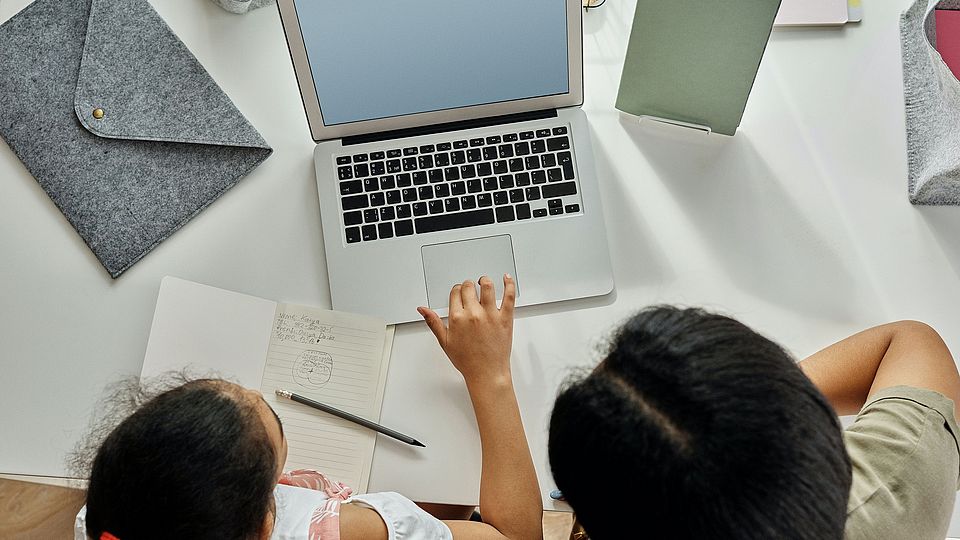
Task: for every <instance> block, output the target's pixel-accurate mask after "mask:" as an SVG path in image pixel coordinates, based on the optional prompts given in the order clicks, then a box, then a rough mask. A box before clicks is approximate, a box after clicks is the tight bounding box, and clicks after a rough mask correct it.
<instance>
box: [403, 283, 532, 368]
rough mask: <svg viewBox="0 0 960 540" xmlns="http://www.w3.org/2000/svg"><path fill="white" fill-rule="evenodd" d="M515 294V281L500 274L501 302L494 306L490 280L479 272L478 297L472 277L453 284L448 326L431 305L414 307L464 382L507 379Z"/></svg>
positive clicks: (495, 300)
mask: <svg viewBox="0 0 960 540" xmlns="http://www.w3.org/2000/svg"><path fill="white" fill-rule="evenodd" d="M516 297H517V286H516V283H515V282H514V281H513V278H511V277H510V276H508V275H504V276H503V302H502V305H501V306H500V309H497V296H496V292H495V291H494V287H493V280H491V279H490V278H489V277H487V276H483V277H481V278H480V298H477V290H476V287H475V286H474V284H473V282H472V281H464V282H463V283H462V284H459V285H454V286H453V289H452V290H451V291H450V315H449V317H448V326H444V324H443V321H442V320H440V316H438V315H437V314H436V312H434V311H433V310H432V309H429V308H426V307H419V308H417V311H418V312H419V313H420V315H421V316H423V319H424V320H425V321H426V322H427V326H429V327H430V330H432V331H433V335H435V336H436V337H437V341H438V342H439V343H440V347H441V348H442V349H443V352H445V353H447V357H448V358H450V361H451V362H452V363H453V365H454V367H456V368H457V370H459V371H460V373H461V374H462V375H463V379H464V380H465V381H466V382H467V385H472V384H486V383H494V384H497V383H503V382H510V380H511V379H510V348H511V346H512V343H513V306H514V302H515V301H516Z"/></svg>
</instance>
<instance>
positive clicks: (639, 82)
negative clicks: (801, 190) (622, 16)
mask: <svg viewBox="0 0 960 540" xmlns="http://www.w3.org/2000/svg"><path fill="white" fill-rule="evenodd" d="M779 8H780V0H727V1H719V0H637V11H636V13H635V14H634V17H633V31H632V32H631V33H630V43H629V44H628V45H627V56H626V60H625V61H624V64H623V76H622V77H621V79H620V92H619V94H618V95H617V108H618V109H620V110H621V111H623V112H626V113H629V114H633V115H637V116H652V117H656V118H660V119H663V120H667V121H672V122H678V123H684V124H694V125H697V126H706V127H709V128H710V129H711V130H712V131H715V132H717V133H723V134H724V135H733V134H734V133H735V132H736V131H737V126H739V125H740V119H741V118H742V117H743V110H744V109H745V108H746V106H747V98H748V97H749V96H750V89H751V88H752V87H753V81H754V79H755V78H756V76H757V70H758V69H759V67H760V59H761V58H762V57H763V51H764V49H765V48H766V45H767V41H768V40H769V38H770V31H771V29H772V28H773V20H774V18H776V16H777V10H778V9H779Z"/></svg>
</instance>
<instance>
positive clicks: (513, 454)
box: [418, 276, 543, 539]
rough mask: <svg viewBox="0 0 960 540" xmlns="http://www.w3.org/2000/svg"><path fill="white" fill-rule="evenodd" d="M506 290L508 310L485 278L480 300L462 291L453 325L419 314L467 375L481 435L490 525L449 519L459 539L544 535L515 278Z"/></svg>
mask: <svg viewBox="0 0 960 540" xmlns="http://www.w3.org/2000/svg"><path fill="white" fill-rule="evenodd" d="M503 285H504V292H503V302H502V306H501V307H500V309H497V299H496V293H495V291H494V287H493V280H491V279H490V278H489V277H486V276H484V277H482V278H480V298H477V292H476V287H475V285H474V284H473V282H470V281H465V282H464V283H463V284H462V285H456V286H454V287H453V290H452V291H451V292H450V315H449V319H448V326H444V324H443V321H442V320H441V319H440V317H439V316H438V315H437V314H436V313H435V312H434V311H432V310H430V309H428V308H425V307H421V308H419V310H418V311H419V312H420V314H421V315H422V316H423V318H424V320H426V322H427V325H428V326H429V327H430V330H432V331H433V333H434V335H435V336H436V337H437V341H438V342H439V343H440V347H441V348H442V349H443V351H444V352H445V353H446V354H447V356H448V357H449V358H450V361H451V362H452V363H453V365H454V367H456V368H457V370H459V371H460V373H461V374H462V375H463V379H464V381H465V382H466V385H467V391H468V392H469V394H470V400H471V401H472V402H473V409H474V413H475V414H476V417H477V427H478V429H479V431H480V447H481V455H482V458H481V462H482V463H481V476H480V515H481V516H482V517H483V521H484V523H476V522H469V521H466V522H465V521H450V522H447V524H448V526H449V527H450V529H451V530H452V531H453V533H454V536H455V537H456V538H458V539H460V538H484V539H486V538H504V537H506V538H510V539H520V538H523V539H526V538H542V537H543V529H542V522H541V520H542V518H543V505H542V503H541V499H540V488H539V485H538V483H537V474H536V471H535V469H534V467H533V459H532V458H531V457H530V449H529V447H528V446H527V438H526V434H525V433H524V431H523V423H522V421H521V419H520V407H519V405H518V404H517V397H516V394H515V392H514V388H513V377H512V375H511V372H510V349H511V346H512V343H513V308H514V302H515V301H516V292H517V289H516V283H515V282H514V281H513V278H511V277H510V276H504V277H503Z"/></svg>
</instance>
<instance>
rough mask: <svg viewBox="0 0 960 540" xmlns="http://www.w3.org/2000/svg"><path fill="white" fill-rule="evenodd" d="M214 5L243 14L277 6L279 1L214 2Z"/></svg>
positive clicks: (218, 0) (235, 0) (241, 0)
mask: <svg viewBox="0 0 960 540" xmlns="http://www.w3.org/2000/svg"><path fill="white" fill-rule="evenodd" d="M213 3H214V4H216V5H218V6H220V7H222V8H223V9H225V10H227V11H229V12H230V13H237V14H242V13H246V12H248V11H250V10H251V9H257V8H261V7H263V6H269V5H270V4H276V3H277V0H213Z"/></svg>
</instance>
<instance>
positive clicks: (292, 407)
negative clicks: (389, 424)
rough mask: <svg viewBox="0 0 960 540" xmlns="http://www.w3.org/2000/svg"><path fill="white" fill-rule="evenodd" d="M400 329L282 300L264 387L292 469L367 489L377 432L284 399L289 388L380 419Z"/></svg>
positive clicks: (363, 317) (315, 398) (262, 383)
mask: <svg viewBox="0 0 960 540" xmlns="http://www.w3.org/2000/svg"><path fill="white" fill-rule="evenodd" d="M392 344H393V328H392V327H391V328H390V329H389V330H388V329H387V328H386V327H385V324H384V321H382V320H380V319H375V318H372V317H365V316H362V315H354V314H348V313H338V312H334V311H327V310H322V309H316V308H310V307H306V306H297V305H290V304H280V305H279V306H277V314H276V317H275V318H274V321H273V330H272V332H271V335H270V347H269V349H268V351H267V360H266V364H265V365H264V370H263V379H262V382H261V386H260V391H261V392H262V393H263V397H264V399H265V400H266V401H267V403H269V404H270V406H272V407H273V408H274V410H275V411H276V412H277V415H278V416H279V417H280V419H281V420H282V421H283V431H284V434H285V435H286V437H287V442H288V445H289V449H290V450H289V454H288V457H287V463H286V465H285V470H288V471H289V470H294V469H315V470H317V471H320V472H322V473H324V474H325V475H327V476H328V477H330V478H332V479H334V480H338V481H340V482H343V483H344V484H346V485H348V486H350V487H351V488H353V489H354V492H355V493H364V492H366V489H367V482H368V481H369V476H370V464H371V461H372V459H373V450H374V445H375V443H376V433H375V432H373V431H371V430H369V429H366V428H364V427H361V426H358V425H356V424H354V423H352V422H349V421H347V420H342V419H340V418H337V417H335V416H333V415H330V414H327V413H325V412H322V411H318V410H316V409H312V408H310V407H307V406H306V405H301V404H299V403H295V402H292V401H290V400H287V399H282V398H278V397H277V396H276V394H275V393H274V390H276V389H277V388H281V389H284V390H289V391H291V392H294V393H296V394H300V395H302V396H305V397H309V398H311V399H314V400H316V401H319V402H321V403H325V404H327V405H331V406H333V407H336V408H338V409H340V410H343V411H347V412H350V413H353V414H356V415H358V416H361V417H363V418H367V419H370V420H373V421H375V422H376V421H378V420H379V419H380V405H381V403H382V401H383V390H384V386H385V383H386V373H387V367H388V364H389V359H390V348H391V347H392Z"/></svg>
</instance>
